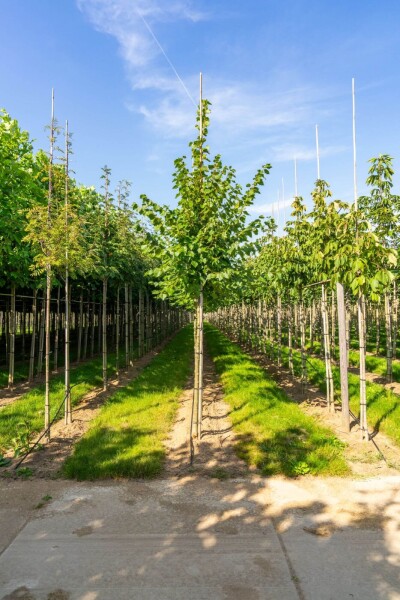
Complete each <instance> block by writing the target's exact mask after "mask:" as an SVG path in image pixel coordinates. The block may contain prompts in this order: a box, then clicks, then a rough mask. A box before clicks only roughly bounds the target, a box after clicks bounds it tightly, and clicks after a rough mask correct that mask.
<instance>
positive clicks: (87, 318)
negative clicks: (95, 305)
mask: <svg viewBox="0 0 400 600" xmlns="http://www.w3.org/2000/svg"><path fill="white" fill-rule="evenodd" d="M84 318H85V330H84V337H83V360H86V358H87V347H88V337H89V296H88V298H87V302H86V311H85V314H84Z"/></svg>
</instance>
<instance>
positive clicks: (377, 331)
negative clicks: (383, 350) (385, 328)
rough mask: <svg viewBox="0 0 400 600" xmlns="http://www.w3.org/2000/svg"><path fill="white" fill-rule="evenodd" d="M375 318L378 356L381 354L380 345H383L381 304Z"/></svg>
mask: <svg viewBox="0 0 400 600" xmlns="http://www.w3.org/2000/svg"><path fill="white" fill-rule="evenodd" d="M375 318H376V343H375V354H376V356H379V350H380V346H381V320H380V311H379V305H378V306H377V307H376V311H375Z"/></svg>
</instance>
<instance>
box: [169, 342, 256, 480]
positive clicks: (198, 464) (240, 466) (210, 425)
mask: <svg viewBox="0 0 400 600" xmlns="http://www.w3.org/2000/svg"><path fill="white" fill-rule="evenodd" d="M203 394H204V395H203V419H202V432H201V437H200V440H199V439H198V438H197V437H194V439H193V448H192V452H193V454H192V460H191V451H190V423H191V418H192V398H193V380H192V379H191V380H190V382H189V384H188V386H187V388H186V390H185V392H184V393H183V395H182V396H181V398H180V408H179V411H178V415H177V419H176V422H175V425H174V428H173V430H172V432H171V436H170V438H169V439H168V441H167V444H166V445H167V450H168V454H167V460H166V465H165V471H166V473H167V474H168V475H170V476H177V477H181V476H183V475H187V474H190V473H193V474H201V475H206V476H209V477H216V478H218V479H226V478H228V477H238V476H243V475H246V474H248V473H249V469H248V467H247V465H246V464H245V463H244V461H242V460H241V459H240V458H239V457H238V456H237V454H236V452H235V449H234V448H235V443H236V437H235V434H234V432H233V429H232V424H231V422H230V419H229V407H228V405H227V404H226V402H225V401H224V398H223V390H222V386H221V384H220V382H219V381H218V379H217V375H216V373H215V368H214V363H213V362H212V360H211V358H210V357H209V355H208V354H207V352H205V355H204V392H203ZM195 433H196V432H195V431H193V434H194V436H195Z"/></svg>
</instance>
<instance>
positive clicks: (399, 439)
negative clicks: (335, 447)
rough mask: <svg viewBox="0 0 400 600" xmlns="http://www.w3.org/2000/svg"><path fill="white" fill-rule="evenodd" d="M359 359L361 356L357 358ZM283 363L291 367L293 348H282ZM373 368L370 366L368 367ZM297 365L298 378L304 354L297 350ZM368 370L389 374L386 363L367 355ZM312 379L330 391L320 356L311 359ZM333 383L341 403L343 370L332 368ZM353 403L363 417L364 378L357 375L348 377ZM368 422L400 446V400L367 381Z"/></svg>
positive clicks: (295, 367) (383, 360)
mask: <svg viewBox="0 0 400 600" xmlns="http://www.w3.org/2000/svg"><path fill="white" fill-rule="evenodd" d="M357 358H358V357H357ZM282 364H283V366H284V367H286V368H287V367H288V365H289V349H288V348H287V347H286V346H283V347H282ZM368 365H369V367H368ZM293 366H294V373H295V375H296V376H300V374H301V354H300V352H299V351H298V350H293ZM393 366H394V372H396V373H398V366H397V365H393ZM367 367H368V368H372V367H374V368H375V369H376V371H375V372H377V373H380V374H382V375H383V374H384V373H385V372H386V360H385V359H384V358H379V357H375V356H367ZM307 374H308V380H309V381H310V382H311V383H313V384H315V385H316V386H317V387H318V388H319V389H320V390H322V391H323V392H325V391H326V379H325V362H324V361H323V360H321V359H319V358H317V357H316V356H309V355H308V356H307ZM332 376H333V384H334V389H335V396H336V398H337V399H338V400H340V369H339V368H338V367H335V366H332ZM348 381H349V401H350V408H351V410H352V412H353V413H354V414H355V415H356V416H358V415H359V403H360V390H359V388H360V378H359V377H358V375H356V374H355V373H349V374H348ZM366 387H367V420H368V424H369V427H370V430H373V431H382V432H383V433H385V434H387V435H388V436H389V437H390V438H391V439H392V440H393V441H394V442H395V443H396V444H398V445H400V398H399V397H398V396H397V395H396V394H394V393H393V392H392V391H391V390H389V389H386V388H385V387H384V386H383V385H380V384H379V383H372V382H367V386H366Z"/></svg>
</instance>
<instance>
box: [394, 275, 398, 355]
mask: <svg viewBox="0 0 400 600" xmlns="http://www.w3.org/2000/svg"><path fill="white" fill-rule="evenodd" d="M398 304H399V301H398V298H397V286H396V281H394V282H393V302H392V358H393V359H395V358H396V355H397V315H398Z"/></svg>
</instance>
